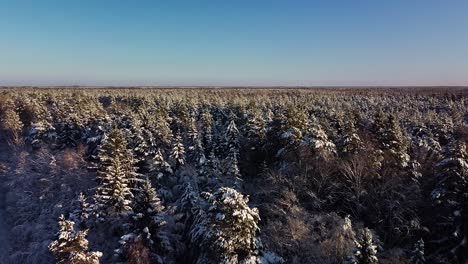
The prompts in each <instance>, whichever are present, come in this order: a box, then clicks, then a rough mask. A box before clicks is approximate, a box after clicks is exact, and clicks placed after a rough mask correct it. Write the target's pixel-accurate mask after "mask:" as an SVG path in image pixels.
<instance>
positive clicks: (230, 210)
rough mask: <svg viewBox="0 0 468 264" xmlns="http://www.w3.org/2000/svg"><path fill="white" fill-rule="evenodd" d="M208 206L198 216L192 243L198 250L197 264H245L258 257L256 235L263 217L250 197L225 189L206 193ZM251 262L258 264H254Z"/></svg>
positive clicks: (192, 233) (193, 228)
mask: <svg viewBox="0 0 468 264" xmlns="http://www.w3.org/2000/svg"><path fill="white" fill-rule="evenodd" d="M203 196H204V197H205V199H206V205H205V206H204V207H203V208H202V209H201V210H199V211H198V215H196V216H195V220H194V223H193V225H192V230H191V232H190V236H191V242H192V244H193V245H196V246H197V247H198V248H199V250H200V251H199V252H200V254H199V256H198V257H197V261H196V263H243V262H242V261H245V260H250V261H252V259H255V256H256V255H258V253H259V252H258V251H257V243H258V241H257V239H256V233H257V231H258V221H259V220H260V217H259V215H258V210H257V209H256V208H250V207H249V206H248V198H247V197H244V196H243V195H242V194H240V193H239V192H237V191H236V190H234V189H231V188H226V187H222V188H220V189H219V190H218V191H216V192H215V193H214V194H209V193H204V195H203ZM251 263H257V262H254V261H252V262H251Z"/></svg>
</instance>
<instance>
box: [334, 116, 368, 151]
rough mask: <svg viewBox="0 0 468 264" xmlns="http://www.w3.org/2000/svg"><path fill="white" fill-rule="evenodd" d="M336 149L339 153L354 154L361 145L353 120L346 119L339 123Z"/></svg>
mask: <svg viewBox="0 0 468 264" xmlns="http://www.w3.org/2000/svg"><path fill="white" fill-rule="evenodd" d="M338 133H339V142H338V149H339V152H340V153H341V155H343V156H348V155H352V154H356V153H357V152H358V151H359V150H361V149H362V147H363V142H362V140H361V138H360V137H359V135H358V134H357V129H356V126H355V122H354V120H348V121H346V122H344V124H340V128H339V131H338Z"/></svg>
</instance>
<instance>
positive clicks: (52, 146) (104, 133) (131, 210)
mask: <svg viewBox="0 0 468 264" xmlns="http://www.w3.org/2000/svg"><path fill="white" fill-rule="evenodd" d="M467 140H468V90H464V89H461V88H460V89H459V88H414V89H403V88H375V89H364V88H362V89H359V88H348V89H344V88H343V89H339V88H324V89H318V88H316V89H303V88H297V89H254V88H251V89H235V88H233V89H221V88H220V89H208V88H205V89H202V88H200V89H191V88H187V89H182V88H180V89H175V88H170V89H84V88H67V89H44V88H36V89H33V88H15V89H10V88H4V89H0V193H1V194H0V205H1V206H0V236H1V237H0V244H1V245H0V247H2V249H1V250H0V252H1V253H0V255H2V260H1V261H0V262H1V263H35V264H36V263H73V264H78V263H80V264H90V263H142V264H145V263H169V264H170V263H198V264H202V263H203V264H205V263H207V264H210V263H245V264H247V263H252V264H253V263H262V264H268V263H269V264H276V263H324V264H327V263H330V264H335V263H336V264H338V263H340V264H341V263H346V264H352V263H353V264H375V263H392V264H395V263H396V264H399V263H411V264H423V263H468V244H467V239H468V154H467V148H466V143H467Z"/></svg>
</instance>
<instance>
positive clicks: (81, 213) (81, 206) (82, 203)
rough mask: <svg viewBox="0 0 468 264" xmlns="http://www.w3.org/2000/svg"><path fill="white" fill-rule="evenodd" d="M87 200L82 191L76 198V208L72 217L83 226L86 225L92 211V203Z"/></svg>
mask: <svg viewBox="0 0 468 264" xmlns="http://www.w3.org/2000/svg"><path fill="white" fill-rule="evenodd" d="M87 200H88V199H87V197H86V196H85V195H84V193H82V192H81V193H80V194H79V195H78V199H77V200H76V203H77V206H76V209H75V210H74V211H73V214H72V215H73V217H72V219H73V220H75V221H77V222H78V223H79V226H80V227H81V228H83V227H86V222H87V221H88V219H89V217H90V215H91V213H92V208H91V205H90V204H89V203H88V201H87Z"/></svg>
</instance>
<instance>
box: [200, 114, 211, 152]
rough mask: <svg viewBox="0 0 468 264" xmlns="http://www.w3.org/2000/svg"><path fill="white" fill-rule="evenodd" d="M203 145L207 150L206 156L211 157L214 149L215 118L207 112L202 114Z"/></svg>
mask: <svg viewBox="0 0 468 264" xmlns="http://www.w3.org/2000/svg"><path fill="white" fill-rule="evenodd" d="M202 125H203V130H202V143H203V146H204V149H205V156H209V155H210V153H211V150H212V149H213V134H212V132H213V116H212V115H211V113H210V112H209V111H207V110H205V111H204V112H203V114H202Z"/></svg>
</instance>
